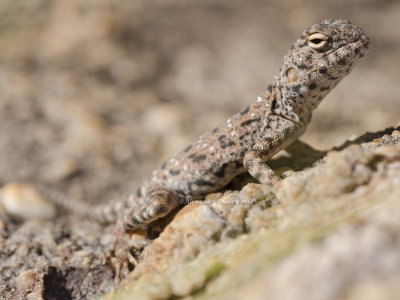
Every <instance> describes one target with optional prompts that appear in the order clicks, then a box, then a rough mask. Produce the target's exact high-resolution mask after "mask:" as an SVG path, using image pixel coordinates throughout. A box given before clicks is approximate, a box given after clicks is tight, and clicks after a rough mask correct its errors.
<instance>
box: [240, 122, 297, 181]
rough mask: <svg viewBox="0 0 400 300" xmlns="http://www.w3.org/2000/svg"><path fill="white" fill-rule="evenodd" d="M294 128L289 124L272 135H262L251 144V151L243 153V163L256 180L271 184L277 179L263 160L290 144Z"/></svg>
mask: <svg viewBox="0 0 400 300" xmlns="http://www.w3.org/2000/svg"><path fill="white" fill-rule="evenodd" d="M296 129H297V128H296V127H294V126H290V127H286V128H284V129H282V130H280V131H275V132H274V134H273V135H270V136H266V137H264V138H263V140H262V141H260V142H258V143H257V144H255V145H254V146H253V148H252V150H251V151H249V152H247V153H246V154H245V156H244V158H243V165H244V167H245V168H246V169H247V171H248V172H249V173H250V175H251V176H253V177H254V178H255V179H256V180H257V181H258V182H260V183H262V184H265V185H269V186H273V185H275V183H277V182H278V181H279V176H278V175H276V174H275V172H274V171H273V170H272V169H271V168H270V167H269V166H268V165H267V164H265V161H266V160H267V159H269V158H271V157H272V156H273V155H274V154H275V153H277V152H278V151H279V150H282V149H284V148H285V147H286V146H287V145H288V144H290V140H291V139H293V137H292V136H294V135H295V132H296Z"/></svg>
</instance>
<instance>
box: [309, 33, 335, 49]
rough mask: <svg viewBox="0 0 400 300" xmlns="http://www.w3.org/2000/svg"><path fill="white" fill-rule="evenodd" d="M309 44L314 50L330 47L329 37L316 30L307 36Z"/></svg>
mask: <svg viewBox="0 0 400 300" xmlns="http://www.w3.org/2000/svg"><path fill="white" fill-rule="evenodd" d="M307 45H308V47H310V48H311V49H312V50H314V51H317V52H323V51H326V50H328V49H329V46H330V44H329V38H328V37H327V36H326V35H325V34H323V33H320V32H316V33H313V34H311V35H309V36H308V37H307Z"/></svg>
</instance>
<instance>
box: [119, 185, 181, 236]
mask: <svg viewBox="0 0 400 300" xmlns="http://www.w3.org/2000/svg"><path fill="white" fill-rule="evenodd" d="M178 205H179V198H178V196H177V195H176V194H175V193H174V192H172V191H170V190H168V189H166V188H163V187H157V188H154V189H152V190H150V191H149V192H148V193H147V195H146V199H145V201H144V202H143V204H142V205H141V206H140V207H138V208H137V207H135V208H134V209H132V210H131V211H130V213H129V214H128V215H127V216H126V218H125V220H124V224H123V226H124V229H125V231H127V232H133V231H137V230H140V229H143V228H145V227H147V225H148V224H150V223H152V222H154V221H155V220H157V219H159V218H162V217H164V216H166V215H167V214H169V213H170V212H171V211H172V210H173V209H174V208H176V207H177V206H178Z"/></svg>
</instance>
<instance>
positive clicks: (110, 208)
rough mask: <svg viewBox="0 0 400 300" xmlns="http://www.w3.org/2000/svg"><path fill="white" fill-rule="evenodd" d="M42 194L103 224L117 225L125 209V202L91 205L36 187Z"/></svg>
mask: <svg viewBox="0 0 400 300" xmlns="http://www.w3.org/2000/svg"><path fill="white" fill-rule="evenodd" d="M35 187H36V188H37V190H38V191H39V193H40V194H42V195H43V196H44V197H45V198H46V199H47V200H48V201H50V202H52V203H54V204H56V205H57V206H59V207H60V208H62V209H65V210H67V211H68V212H71V213H74V214H77V215H79V216H82V217H88V218H91V219H94V220H96V221H98V222H101V223H106V224H109V223H116V222H117V220H118V218H119V216H120V213H119V212H121V211H122V209H123V206H124V204H123V203H124V202H125V201H116V202H111V203H105V204H89V203H86V202H85V201H81V200H77V199H74V198H70V197H68V196H66V195H64V194H62V193H60V192H58V191H55V190H51V189H49V188H48V187H44V186H42V185H35Z"/></svg>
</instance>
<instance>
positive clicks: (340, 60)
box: [277, 19, 369, 113]
mask: <svg viewBox="0 0 400 300" xmlns="http://www.w3.org/2000/svg"><path fill="white" fill-rule="evenodd" d="M368 46H369V40H368V38H367V36H366V35H365V34H364V33H363V31H362V30H361V29H360V28H359V27H358V26H356V25H354V24H352V23H350V22H349V21H346V20H339V19H328V20H325V21H323V22H322V23H320V24H316V25H313V26H311V27H310V28H308V29H306V30H305V31H304V32H303V34H302V35H301V36H300V37H299V39H297V41H296V42H295V43H294V44H293V46H292V47H291V48H290V50H289V52H288V53H287V54H286V56H285V58H284V61H283V64H282V67H281V69H280V74H279V77H278V80H277V85H278V86H279V88H280V91H281V94H282V100H283V101H282V103H283V105H284V106H285V104H287V105H288V106H290V107H292V108H294V109H295V110H296V106H297V107H301V109H300V110H303V111H307V112H311V111H312V110H313V109H314V108H316V106H317V105H318V104H319V103H320V102H321V100H322V99H323V98H324V97H325V96H326V94H328V93H329V91H330V90H332V89H333V88H334V87H335V86H336V85H337V84H338V82H339V81H340V80H341V79H343V78H344V77H345V76H346V75H347V74H349V73H350V71H351V70H352V69H353V67H354V66H355V64H356V63H357V62H358V61H359V59H360V58H361V57H363V56H364V55H365V53H366V51H367V50H368ZM297 110H298V109H297ZM297 113H299V112H297Z"/></svg>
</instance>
